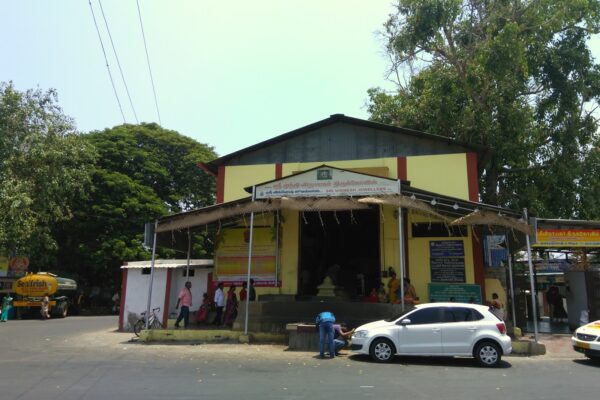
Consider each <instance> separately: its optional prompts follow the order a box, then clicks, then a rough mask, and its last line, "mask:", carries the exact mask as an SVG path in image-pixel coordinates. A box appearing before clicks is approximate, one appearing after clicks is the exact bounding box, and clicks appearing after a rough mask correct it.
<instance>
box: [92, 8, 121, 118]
mask: <svg viewBox="0 0 600 400" xmlns="http://www.w3.org/2000/svg"><path fill="white" fill-rule="evenodd" d="M88 3H89V4H90V11H91V12H92V18H93V19H94V25H95V26H96V32H97V33H98V39H99V40H100V47H102V54H104V61H105V62H106V69H107V70H108V76H109V78H110V83H111V85H112V88H113V91H114V92H115V98H116V99H117V104H119V110H121V116H122V117H123V123H127V121H126V120H125V114H124V113H123V107H122V106H121V101H120V100H119V95H118V94H117V88H116V87H115V81H114V80H113V77H112V73H111V72H110V67H109V65H108V58H107V57H106V51H105V50H104V43H103V42H102V36H101V35H100V29H99V28H98V23H97V22H96V14H94V8H93V7H92V1H91V0H88Z"/></svg>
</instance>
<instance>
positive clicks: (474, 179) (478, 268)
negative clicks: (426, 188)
mask: <svg viewBox="0 0 600 400" xmlns="http://www.w3.org/2000/svg"><path fill="white" fill-rule="evenodd" d="M467 180H468V183H469V200H471V201H476V202H479V171H478V169H477V153H467ZM471 244H472V247H473V268H474V277H475V284H477V285H479V286H480V287H481V299H482V300H485V273H484V262H483V237H482V234H481V230H480V229H476V228H474V227H472V228H471Z"/></svg>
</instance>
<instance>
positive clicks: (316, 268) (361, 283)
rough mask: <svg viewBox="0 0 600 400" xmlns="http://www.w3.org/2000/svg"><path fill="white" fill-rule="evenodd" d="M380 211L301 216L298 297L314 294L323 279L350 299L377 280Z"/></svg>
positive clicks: (364, 292) (362, 292)
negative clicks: (328, 278) (331, 281)
mask: <svg viewBox="0 0 600 400" xmlns="http://www.w3.org/2000/svg"><path fill="white" fill-rule="evenodd" d="M379 270H380V262H379V209H378V208H372V209H368V210H354V211H352V212H350V211H336V212H333V211H327V212H323V211H322V212H304V213H303V214H302V213H301V214H300V268H299V271H298V274H299V275H298V294H299V295H308V296H310V295H315V294H317V286H319V285H320V284H321V283H322V282H323V279H325V277H326V276H330V277H331V278H332V280H333V283H334V284H335V285H336V286H338V287H340V288H341V289H343V292H344V293H343V294H345V295H347V296H349V297H350V298H356V297H360V296H365V295H367V294H368V293H369V291H370V290H371V288H373V287H376V286H377V284H378V283H379V281H380V272H379Z"/></svg>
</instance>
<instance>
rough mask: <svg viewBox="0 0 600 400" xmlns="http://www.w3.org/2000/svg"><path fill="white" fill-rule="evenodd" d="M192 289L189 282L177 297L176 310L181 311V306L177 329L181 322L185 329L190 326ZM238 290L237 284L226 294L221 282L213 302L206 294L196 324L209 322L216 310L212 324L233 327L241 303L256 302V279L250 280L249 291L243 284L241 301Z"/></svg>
mask: <svg viewBox="0 0 600 400" xmlns="http://www.w3.org/2000/svg"><path fill="white" fill-rule="evenodd" d="M191 288H192V283H191V282H189V281H188V282H186V283H185V286H184V287H183V288H182V289H181V291H180V292H179V296H178V297H177V305H176V306H175V308H176V309H179V306H180V305H181V311H180V313H179V316H178V317H177V320H176V321H175V327H176V328H179V327H180V323H181V321H183V326H184V327H185V328H187V327H188V326H189V314H190V307H191V306H192V291H191ZM236 288H237V287H236V285H235V284H231V285H230V286H229V288H228V289H227V294H225V291H224V284H223V282H219V284H218V285H217V289H216V290H215V294H214V296H213V299H212V301H211V300H210V298H209V296H208V294H207V293H204V295H203V299H202V304H201V305H200V308H198V312H197V313H196V322H198V323H206V322H208V318H209V313H210V311H211V310H212V309H213V308H214V310H215V317H214V319H213V320H212V324H213V325H217V326H223V325H224V326H232V325H233V322H234V321H235V319H236V318H237V315H238V305H239V301H246V300H247V299H248V300H249V301H254V300H256V290H255V289H254V279H250V288H249V289H248V285H247V283H246V282H244V283H243V284H242V289H241V290H240V293H239V301H238V296H237V294H236Z"/></svg>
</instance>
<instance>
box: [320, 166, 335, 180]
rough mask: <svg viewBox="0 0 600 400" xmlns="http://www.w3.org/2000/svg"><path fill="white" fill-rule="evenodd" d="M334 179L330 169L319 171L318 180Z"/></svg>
mask: <svg viewBox="0 0 600 400" xmlns="http://www.w3.org/2000/svg"><path fill="white" fill-rule="evenodd" d="M331 178H332V173H331V170H330V169H318V170H317V180H318V181H323V180H327V179H331Z"/></svg>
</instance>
